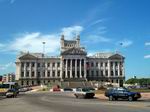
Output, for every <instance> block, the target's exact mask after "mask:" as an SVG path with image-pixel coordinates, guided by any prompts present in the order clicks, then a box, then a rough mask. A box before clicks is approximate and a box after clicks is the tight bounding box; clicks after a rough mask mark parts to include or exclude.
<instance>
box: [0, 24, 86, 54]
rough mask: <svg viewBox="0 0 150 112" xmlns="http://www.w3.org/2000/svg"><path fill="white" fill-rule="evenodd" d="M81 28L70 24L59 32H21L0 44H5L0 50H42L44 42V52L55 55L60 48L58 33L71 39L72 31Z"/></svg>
mask: <svg viewBox="0 0 150 112" xmlns="http://www.w3.org/2000/svg"><path fill="white" fill-rule="evenodd" d="M82 30H83V27H82V26H71V27H65V28H62V29H61V32H60V33H53V34H42V33H41V32H33V33H23V34H19V35H17V36H16V37H15V39H14V40H11V42H8V44H0V46H2V47H3V46H7V47H5V49H4V50H3V49H0V50H1V51H11V52H18V51H26V52H27V51H29V52H42V51H43V44H42V42H46V44H45V53H50V54H53V55H56V54H58V53H59V48H60V35H61V34H64V35H65V38H67V39H72V38H73V33H74V32H76V33H77V34H79V33H80V32H81V31H82Z"/></svg>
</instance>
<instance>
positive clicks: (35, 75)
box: [34, 62, 37, 77]
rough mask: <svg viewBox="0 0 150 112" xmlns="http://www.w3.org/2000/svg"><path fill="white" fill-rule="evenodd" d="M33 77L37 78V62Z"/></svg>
mask: <svg viewBox="0 0 150 112" xmlns="http://www.w3.org/2000/svg"><path fill="white" fill-rule="evenodd" d="M34 77H37V62H35V69H34Z"/></svg>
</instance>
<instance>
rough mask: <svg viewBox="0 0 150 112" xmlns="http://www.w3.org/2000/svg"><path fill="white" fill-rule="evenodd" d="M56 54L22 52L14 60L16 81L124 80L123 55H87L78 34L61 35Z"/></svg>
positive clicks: (37, 82)
mask: <svg viewBox="0 0 150 112" xmlns="http://www.w3.org/2000/svg"><path fill="white" fill-rule="evenodd" d="M60 43H61V46H60V47H61V54H60V56H58V57H48V56H44V55H43V54H42V53H29V52H28V53H21V54H20V55H19V56H18V57H17V60H16V80H17V81H18V82H19V84H20V85H24V86H26V85H39V84H47V83H49V82H60V81H89V80H91V81H93V80H94V81H95V80H96V81H101V82H111V83H119V82H124V79H125V69H124V59H125V58H124V57H123V56H121V55H120V54H118V53H97V54H95V55H93V56H90V57H88V56H87V52H86V50H85V49H84V48H83V47H81V46H80V37H79V36H77V38H76V40H65V39H64V36H63V35H62V37H61V41H60Z"/></svg>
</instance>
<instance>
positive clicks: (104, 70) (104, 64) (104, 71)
mask: <svg viewBox="0 0 150 112" xmlns="http://www.w3.org/2000/svg"><path fill="white" fill-rule="evenodd" d="M105 73H106V63H105V62H103V76H106V74H105Z"/></svg>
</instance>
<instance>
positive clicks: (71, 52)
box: [61, 48, 87, 55]
mask: <svg viewBox="0 0 150 112" xmlns="http://www.w3.org/2000/svg"><path fill="white" fill-rule="evenodd" d="M86 54H87V53H86V52H85V51H84V50H82V49H80V48H71V49H68V50H66V51H64V52H62V53H61V55H86Z"/></svg>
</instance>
